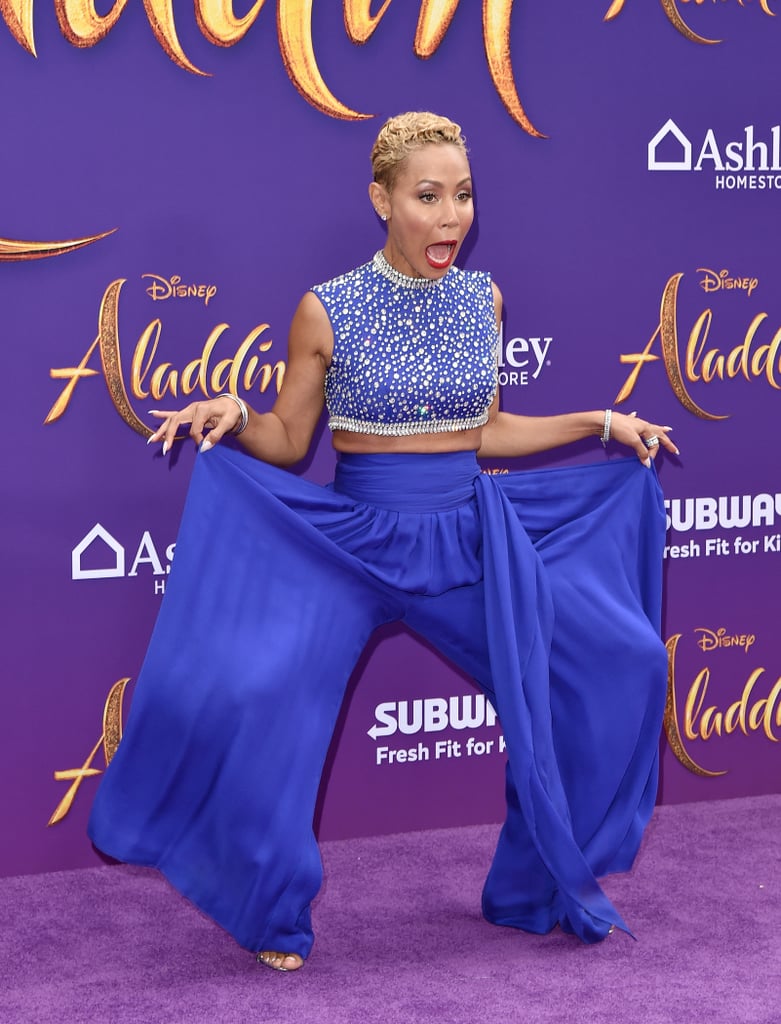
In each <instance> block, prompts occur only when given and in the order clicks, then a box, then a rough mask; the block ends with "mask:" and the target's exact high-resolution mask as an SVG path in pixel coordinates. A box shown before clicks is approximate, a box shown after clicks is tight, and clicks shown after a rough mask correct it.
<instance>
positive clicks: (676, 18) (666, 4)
mask: <svg viewBox="0 0 781 1024" xmlns="http://www.w3.org/2000/svg"><path fill="white" fill-rule="evenodd" d="M661 3H662V7H663V8H664V13H665V14H666V15H667V17H668V18H669V19H670V21H671V22H672V23H673V25H674V26H675V27H676V28H677V29H678V31H679V32H680V33H681V35H682V36H685V37H686V38H687V39H688V40H689V41H690V42H692V43H704V44H705V45H706V46H711V45H712V44H714V43H720V42H721V39H706V38H705V37H704V36H698V35H697V33H696V32H694V31H693V30H692V29H690V28H689V26H688V25H687V24H686V22H685V21H684V20H683V18H682V17H681V15H680V14H679V13H678V8H677V7H676V0H661Z"/></svg>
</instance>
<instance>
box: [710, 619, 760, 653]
mask: <svg viewBox="0 0 781 1024" xmlns="http://www.w3.org/2000/svg"><path fill="white" fill-rule="evenodd" d="M694 632H695V633H700V634H701V635H700V638H699V640H698V641H697V646H698V647H699V648H700V650H701V651H715V650H717V649H719V648H721V647H742V648H743V651H744V652H745V653H746V654H748V652H749V648H750V647H752V646H753V644H754V642H755V641H756V639H757V638H756V637H755V636H754V634H753V633H727V631H726V629H725V628H724V627H723V626H722V627H721V629H716V630H713V629H703V628H699V629H695V630H694Z"/></svg>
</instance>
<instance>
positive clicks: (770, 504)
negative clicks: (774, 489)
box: [664, 494, 781, 533]
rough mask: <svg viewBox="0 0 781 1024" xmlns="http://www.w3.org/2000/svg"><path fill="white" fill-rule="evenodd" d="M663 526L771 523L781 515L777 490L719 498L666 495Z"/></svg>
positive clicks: (740, 526)
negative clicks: (668, 496) (673, 496)
mask: <svg viewBox="0 0 781 1024" xmlns="http://www.w3.org/2000/svg"><path fill="white" fill-rule="evenodd" d="M664 507H665V509H666V510H667V529H668V530H675V531H676V532H677V533H688V532H689V531H690V530H716V529H720V530H736V529H744V528H745V527H747V526H775V524H776V520H777V519H778V518H779V517H781V494H733V495H730V496H729V497H721V498H666V499H665V502H664Z"/></svg>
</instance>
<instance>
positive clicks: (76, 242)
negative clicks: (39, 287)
mask: <svg viewBox="0 0 781 1024" xmlns="http://www.w3.org/2000/svg"><path fill="white" fill-rule="evenodd" d="M3 2H4V0H0V4H2V3H3ZM116 230H117V229H116V228H112V229H111V230H110V231H103V232H101V234H99V235H90V237H89V238H72V239H69V240H68V241H65V242H22V241H20V240H17V239H13V238H0V262H3V261H5V262H11V261H16V260H43V259H46V258H47V257H48V256H61V255H62V254H63V253H66V252H73V251H74V250H76V249H82V248H84V246H85V245H92V243H93V242H99V241H100V240H101V238H106V237H107V236H108V235H113V234H114V232H115V231H116Z"/></svg>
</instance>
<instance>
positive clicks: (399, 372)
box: [312, 252, 498, 436]
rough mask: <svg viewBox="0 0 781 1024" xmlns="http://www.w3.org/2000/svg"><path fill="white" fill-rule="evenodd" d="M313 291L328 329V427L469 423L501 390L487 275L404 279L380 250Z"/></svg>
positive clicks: (467, 426)
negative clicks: (330, 350)
mask: <svg viewBox="0 0 781 1024" xmlns="http://www.w3.org/2000/svg"><path fill="white" fill-rule="evenodd" d="M312 291H313V292H314V293H315V295H316V296H317V297H318V299H320V301H321V302H322V304H323V306H324V307H325V309H326V312H327V313H328V316H329V319H330V321H331V326H332V328H333V334H334V347H333V357H332V359H331V365H330V366H329V367H328V370H327V371H326V376H325V401H326V406H327V408H328V415H329V418H328V426H329V427H330V429H331V430H349V431H353V432H356V433H361V434H383V435H392V436H402V435H405V434H430V433H438V432H440V431H450V430H471V429H472V428H473V427H480V426H482V425H483V424H484V423H486V422H487V420H488V409H489V406H490V405H491V401H492V400H493V397H494V395H495V394H496V388H497V342H498V331H497V327H496V314H495V311H494V300H493V293H492V289H491V278H490V275H489V274H487V273H482V272H475V271H465V270H459V269H458V268H457V267H451V268H450V269H449V270H448V271H447V273H446V274H445V275H444V277H441V278H438V279H429V278H417V277H407V276H406V275H405V274H401V273H400V272H399V271H397V270H396V269H395V268H393V267H392V266H391V265H390V264H389V263H388V261H387V260H386V259H385V257H384V256H383V254H382V252H378V253H377V254H376V255H375V256H374V258H373V259H372V260H370V261H369V262H368V263H365V264H363V266H360V267H357V268H356V269H355V270H351V271H350V272H349V273H347V274H343V275H342V276H341V277H336V278H334V279H333V280H332V281H326V282H325V284H319V285H316V286H315V287H314V288H312Z"/></svg>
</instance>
